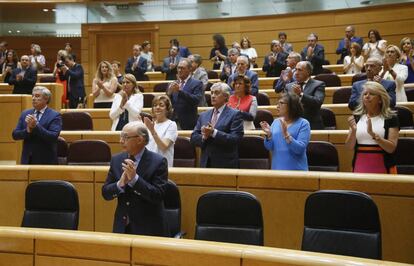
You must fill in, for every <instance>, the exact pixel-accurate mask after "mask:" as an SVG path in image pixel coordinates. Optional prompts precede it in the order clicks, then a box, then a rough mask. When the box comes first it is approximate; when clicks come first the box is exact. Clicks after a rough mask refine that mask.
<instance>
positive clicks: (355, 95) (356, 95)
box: [348, 58, 396, 110]
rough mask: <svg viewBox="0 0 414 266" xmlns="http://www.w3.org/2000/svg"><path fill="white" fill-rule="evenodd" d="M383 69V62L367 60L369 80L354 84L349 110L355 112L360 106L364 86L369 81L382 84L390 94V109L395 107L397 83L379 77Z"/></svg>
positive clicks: (366, 68) (366, 66)
mask: <svg viewBox="0 0 414 266" xmlns="http://www.w3.org/2000/svg"><path fill="white" fill-rule="evenodd" d="M381 69H382V62H381V60H378V59H376V58H369V59H368V60H367V62H366V63H365V70H366V73H367V79H364V80H360V81H357V82H354V84H352V93H351V97H350V98H349V102H348V107H349V109H351V110H355V108H356V107H357V106H358V104H359V102H360V99H361V93H362V90H363V89H362V86H363V85H364V84H365V83H366V82H367V81H376V82H378V83H381V85H382V86H383V87H384V88H385V90H386V91H387V92H388V95H389V96H390V107H394V106H395V103H396V95H395V87H396V85H395V82H394V81H393V80H385V79H382V78H381V76H380V75H379V73H380V71H381Z"/></svg>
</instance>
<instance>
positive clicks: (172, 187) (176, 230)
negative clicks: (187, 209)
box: [164, 180, 184, 238]
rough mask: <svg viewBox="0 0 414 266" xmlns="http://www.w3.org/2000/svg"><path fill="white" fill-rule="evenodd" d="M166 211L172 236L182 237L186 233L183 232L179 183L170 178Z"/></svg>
mask: <svg viewBox="0 0 414 266" xmlns="http://www.w3.org/2000/svg"><path fill="white" fill-rule="evenodd" d="M164 211H165V219H166V220H167V223H168V228H169V229H170V236H171V237H175V238H181V237H182V236H183V235H184V233H183V232H181V197H180V191H179V190H178V187H177V185H176V184H175V183H174V182H173V181H171V180H168V182H167V186H166V187H165V194H164Z"/></svg>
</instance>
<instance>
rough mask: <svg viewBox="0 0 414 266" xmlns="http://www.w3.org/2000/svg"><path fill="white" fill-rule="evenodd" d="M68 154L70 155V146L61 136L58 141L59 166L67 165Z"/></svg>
mask: <svg viewBox="0 0 414 266" xmlns="http://www.w3.org/2000/svg"><path fill="white" fill-rule="evenodd" d="M68 153H69V146H68V144H67V143H66V140H65V139H64V138H62V137H60V136H59V137H58V140H57V156H58V164H67V159H68V158H67V157H68Z"/></svg>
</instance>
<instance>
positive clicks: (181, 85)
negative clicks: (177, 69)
mask: <svg viewBox="0 0 414 266" xmlns="http://www.w3.org/2000/svg"><path fill="white" fill-rule="evenodd" d="M184 85H185V80H181V82H180V90H182V89H183V88H184Z"/></svg>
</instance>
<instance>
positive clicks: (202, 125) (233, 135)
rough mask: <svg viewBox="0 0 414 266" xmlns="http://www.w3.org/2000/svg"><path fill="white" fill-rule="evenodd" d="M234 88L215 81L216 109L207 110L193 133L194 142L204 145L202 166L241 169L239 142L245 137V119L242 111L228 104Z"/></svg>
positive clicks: (213, 92) (213, 88)
mask: <svg viewBox="0 0 414 266" xmlns="http://www.w3.org/2000/svg"><path fill="white" fill-rule="evenodd" d="M229 97H230V87H229V86H228V85H227V84H225V83H215V84H214V85H213V86H212V87H211V103H212V105H213V107H214V108H213V109H211V110H209V111H206V112H203V113H201V114H200V117H199V118H198V121H197V125H196V127H195V128H194V131H193V133H192V134H191V142H192V143H193V144H194V145H196V146H199V147H201V158H200V166H201V167H211V168H239V150H238V145H239V142H240V140H241V139H242V138H243V134H244V131H243V119H242V116H241V113H240V112H239V111H238V110H235V109H232V108H230V107H228V106H227V105H226V103H227V101H228V99H229Z"/></svg>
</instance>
